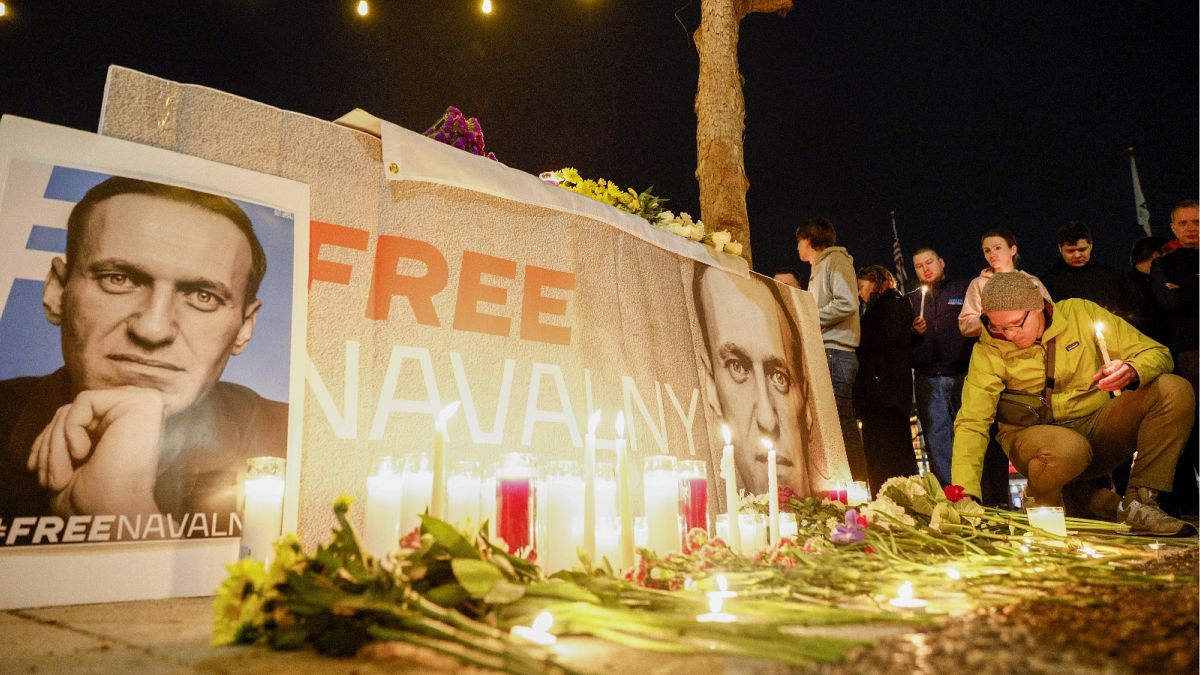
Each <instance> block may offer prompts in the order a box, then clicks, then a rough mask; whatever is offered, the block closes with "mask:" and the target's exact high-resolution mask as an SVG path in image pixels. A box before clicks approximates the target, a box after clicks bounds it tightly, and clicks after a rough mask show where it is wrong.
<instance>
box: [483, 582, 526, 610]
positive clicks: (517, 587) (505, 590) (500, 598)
mask: <svg viewBox="0 0 1200 675" xmlns="http://www.w3.org/2000/svg"><path fill="white" fill-rule="evenodd" d="M524 595H525V587H524V586H522V585H521V584H514V583H512V582H509V581H503V580H501V581H498V582H496V585H495V586H492V590H490V591H488V594H487V595H485V596H483V601H484V602H486V603H488V604H490V605H507V604H511V603H514V602H516V601H517V600H520V599H521V598H522V597H523V596H524Z"/></svg>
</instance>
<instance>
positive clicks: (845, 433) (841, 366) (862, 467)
mask: <svg viewBox="0 0 1200 675" xmlns="http://www.w3.org/2000/svg"><path fill="white" fill-rule="evenodd" d="M825 358H826V359H827V360H828V361H829V379H830V380H832V381H833V400H834V403H836V404H837V411H838V422H839V423H840V424H841V427H842V441H843V442H844V443H845V444H846V461H847V462H848V463H849V464H850V474H851V475H852V476H854V479H855V480H867V458H866V455H865V454H863V446H862V436H861V435H859V433H858V420H857V419H855V416H854V378H855V377H856V376H857V375H858V355H857V354H855V353H854V352H849V351H846V350H844V349H826V350H825Z"/></svg>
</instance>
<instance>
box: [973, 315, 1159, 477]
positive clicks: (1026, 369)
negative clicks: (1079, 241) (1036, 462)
mask: <svg viewBox="0 0 1200 675" xmlns="http://www.w3.org/2000/svg"><path fill="white" fill-rule="evenodd" d="M1051 311H1052V315H1051V318H1050V320H1049V323H1048V325H1047V326H1046V330H1045V331H1044V332H1043V333H1042V339H1041V342H1039V343H1037V344H1034V345H1033V346H1031V347H1026V348H1025V349H1020V348H1018V347H1017V346H1016V345H1014V344H1013V343H1011V342H1009V341H1008V340H1001V339H999V338H996V337H993V336H992V334H991V333H988V332H987V331H983V334H982V336H981V337H980V340H979V342H978V343H976V344H975V347H974V349H973V350H972V351H971V365H970V368H969V370H968V371H967V377H966V381H965V382H964V384H963V392H962V407H961V408H959V410H958V417H957V418H955V420H954V458H953V462H952V465H951V466H952V471H951V474H952V478H953V481H954V483H955V484H957V485H961V486H963V488H965V489H966V492H967V493H968V494H970V495H973V496H975V497H979V495H980V476H981V474H982V472H983V455H984V452H985V451H986V450H987V444H988V430H989V428H990V427H991V426H992V421H993V420H994V419H995V417H996V403H997V401H999V399H1000V392H1001V391H1003V390H1005V389H1011V390H1014V391H1024V392H1033V393H1039V394H1040V393H1042V391H1043V389H1044V388H1045V386H1046V385H1045V380H1046V350H1045V348H1044V347H1043V346H1042V345H1043V344H1044V343H1046V342H1049V341H1050V339H1051V338H1055V337H1057V338H1058V339H1057V340H1056V341H1055V344H1054V350H1055V354H1054V379H1055V386H1054V391H1053V392H1052V394H1051V397H1050V408H1051V411H1052V413H1053V415H1054V421H1055V423H1064V422H1068V421H1071V420H1076V419H1080V418H1082V417H1087V416H1088V415H1090V414H1092V413H1093V412H1095V411H1096V410H1098V409H1099V408H1100V407H1102V406H1103V405H1104V404H1105V403H1107V402H1108V401H1109V400H1110V396H1109V394H1108V393H1107V392H1103V391H1100V390H1099V389H1097V388H1096V383H1095V382H1093V381H1092V375H1095V374H1096V371H1098V370H1100V367H1101V366H1102V365H1103V359H1102V357H1101V356H1100V347H1099V346H1098V344H1097V342H1096V322H1098V321H1099V322H1103V323H1104V337H1105V340H1106V341H1107V343H1108V354H1109V356H1110V357H1111V358H1113V359H1121V360H1122V361H1124V362H1126V363H1128V364H1129V365H1130V366H1133V369H1134V370H1136V371H1137V374H1138V380H1137V382H1138V384H1145V383H1147V382H1150V381H1151V380H1153V379H1154V378H1156V377H1158V376H1159V375H1160V374H1162V373H1169V372H1171V369H1172V368H1173V367H1174V363H1173V362H1172V361H1171V353H1170V352H1169V351H1168V350H1167V348H1166V347H1164V346H1162V345H1160V344H1159V343H1157V342H1155V341H1154V340H1151V339H1150V338H1148V337H1146V336H1145V335H1142V334H1141V333H1139V332H1138V330H1137V329H1136V328H1134V327H1133V326H1131V325H1129V323H1128V322H1126V321H1125V320H1124V319H1122V318H1120V317H1118V316H1116V315H1115V314H1112V313H1111V312H1109V311H1108V310H1106V309H1104V308H1103V307H1101V306H1100V305H1097V304H1096V303H1094V302H1091V301H1090V300H1082V299H1078V298H1072V299H1069V300H1062V301H1060V302H1056V303H1054V304H1053V305H1052V306H1051Z"/></svg>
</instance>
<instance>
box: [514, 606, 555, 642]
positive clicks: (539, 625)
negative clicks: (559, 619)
mask: <svg viewBox="0 0 1200 675" xmlns="http://www.w3.org/2000/svg"><path fill="white" fill-rule="evenodd" d="M553 625H554V615H552V614H550V612H542V613H541V614H538V615H537V618H535V619H534V620H533V625H532V626H513V627H512V630H511V631H510V633H511V634H512V636H513V637H517V638H521V639H522V640H527V641H529V642H532V643H534V644H539V645H543V646H549V645H552V644H554V643H555V642H556V641H557V640H558V638H556V637H554V635H553V634H551V633H550V627H551V626H553Z"/></svg>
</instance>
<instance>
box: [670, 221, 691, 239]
mask: <svg viewBox="0 0 1200 675" xmlns="http://www.w3.org/2000/svg"><path fill="white" fill-rule="evenodd" d="M671 231H672V232H674V233H675V234H677V235H679V236H681V237H687V236H688V235H690V234H691V233H692V228H690V227H688V226H687V225H684V224H683V223H681V222H679V221H678V220H676V221H674V222H672V223H671Z"/></svg>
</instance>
